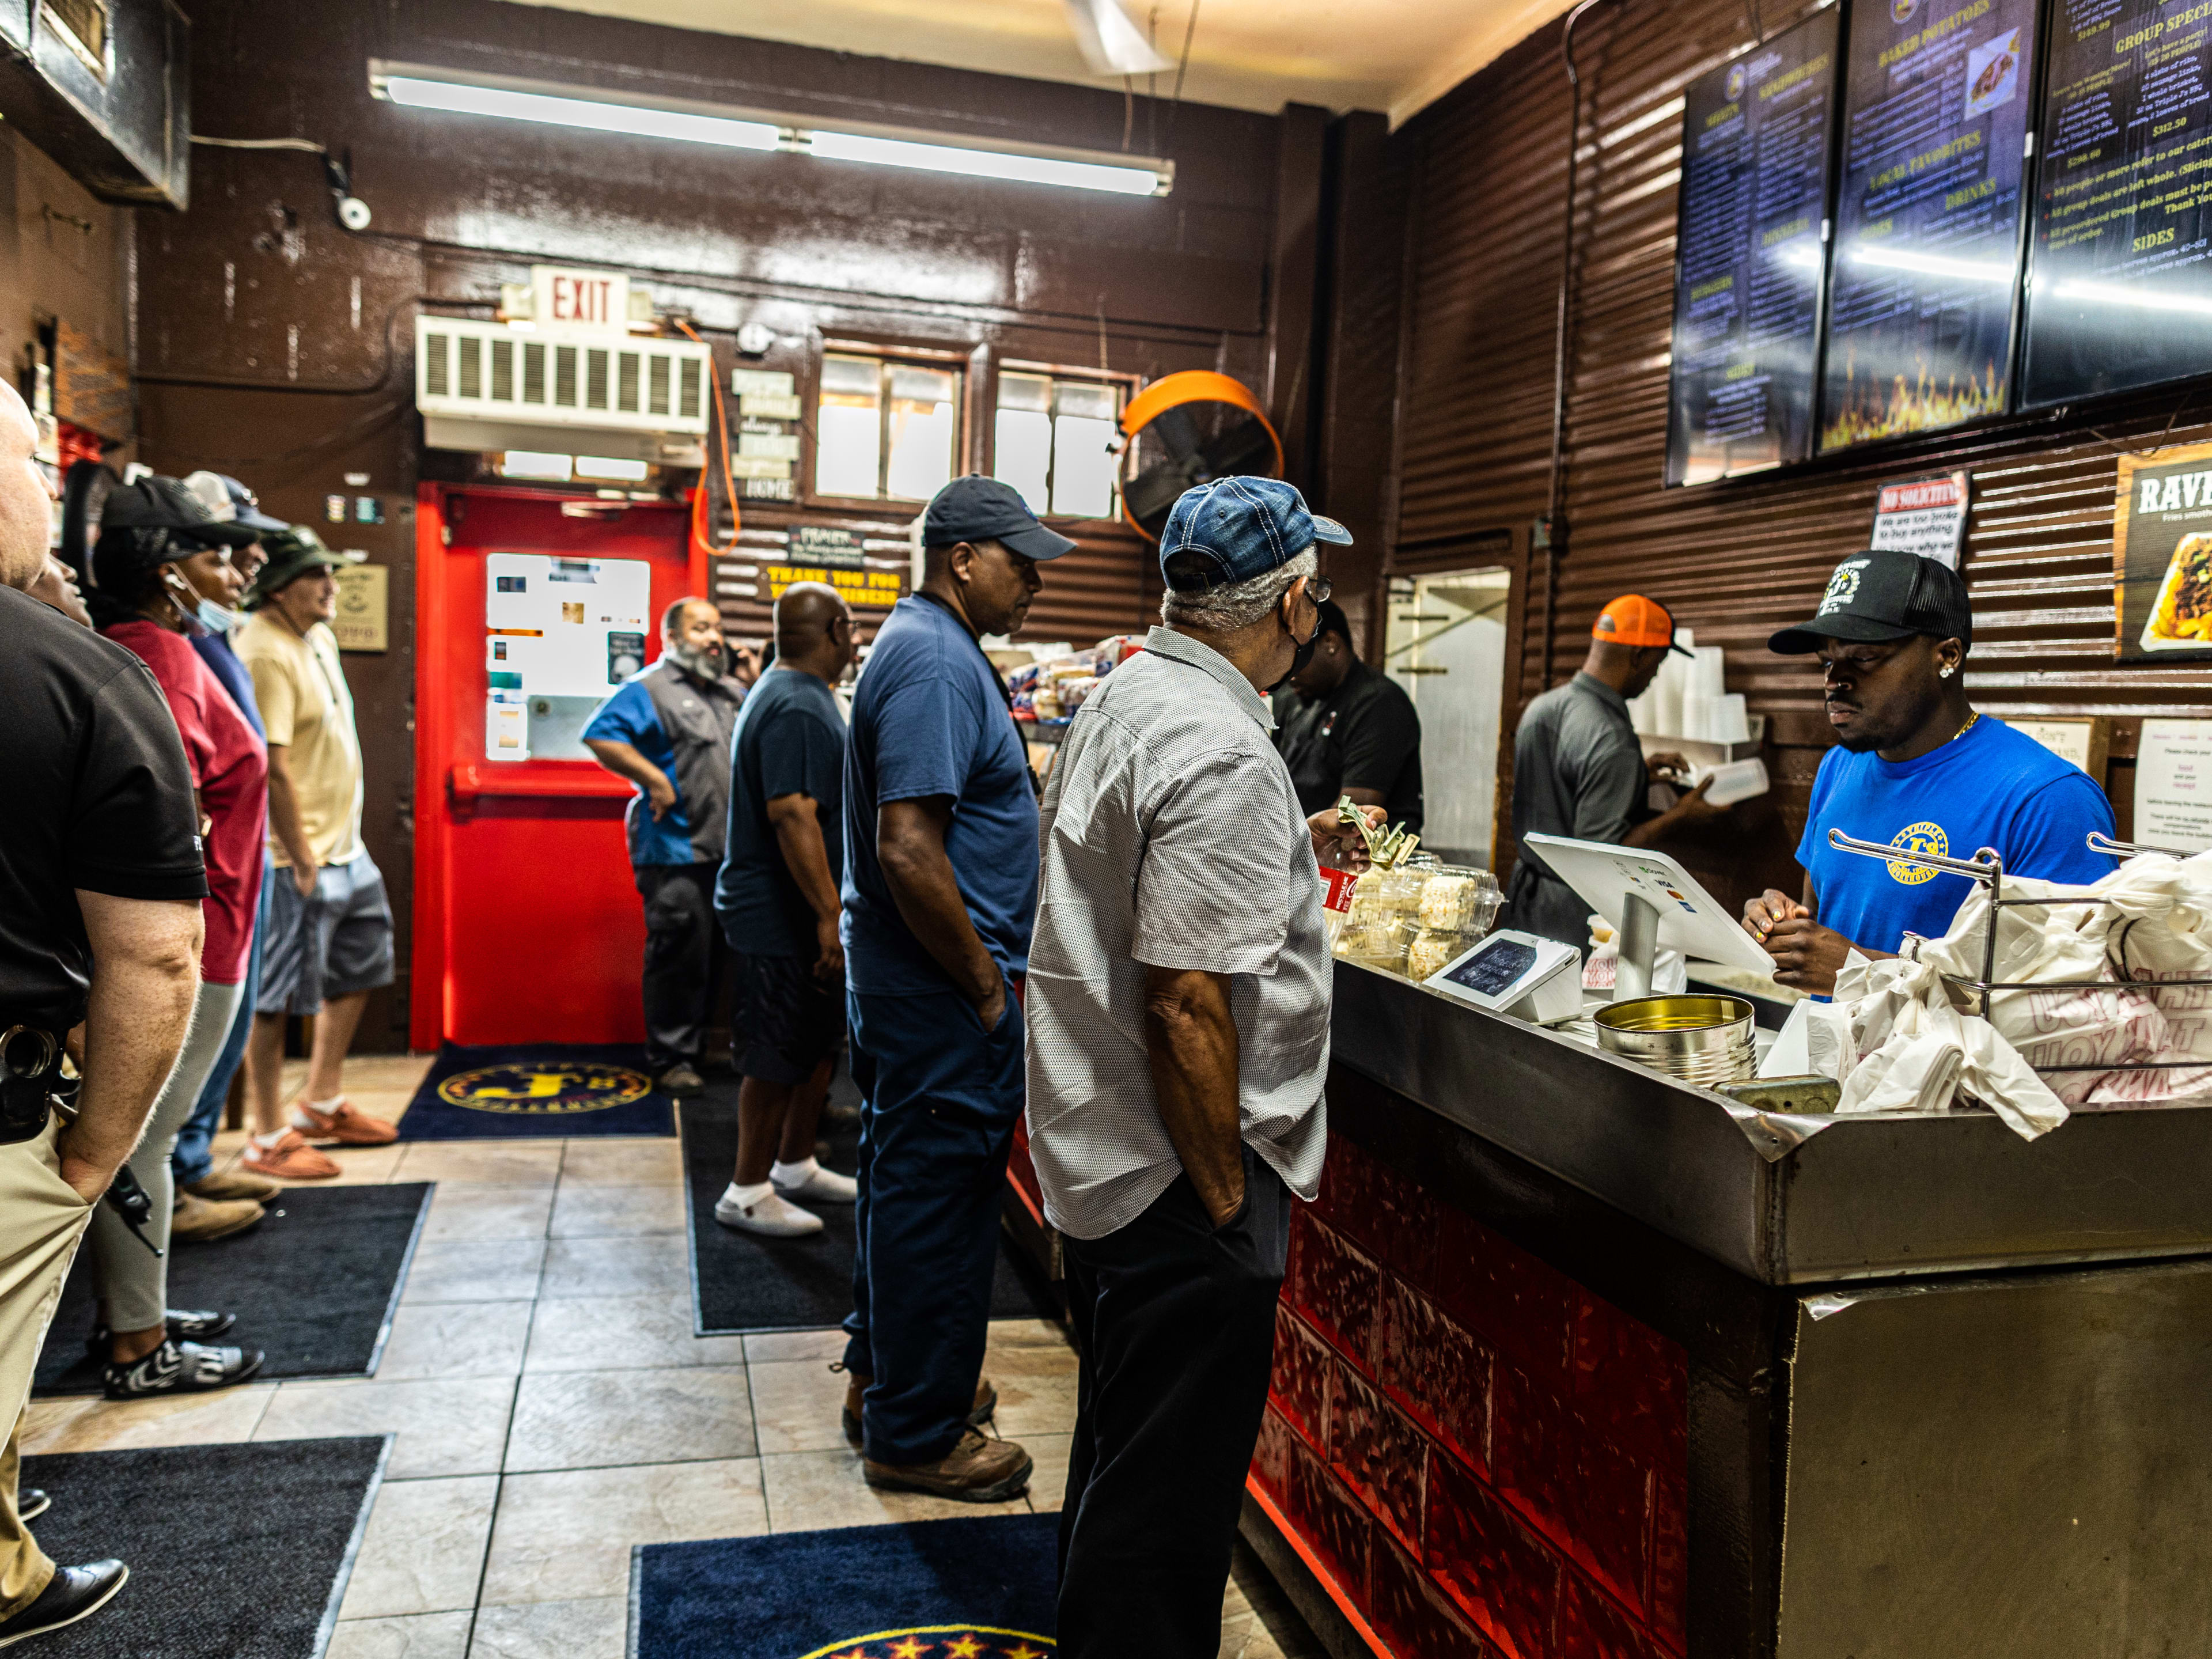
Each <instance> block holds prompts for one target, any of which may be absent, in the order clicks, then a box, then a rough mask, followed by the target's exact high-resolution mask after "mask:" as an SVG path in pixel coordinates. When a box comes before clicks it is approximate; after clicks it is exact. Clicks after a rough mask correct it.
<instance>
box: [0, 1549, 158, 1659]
mask: <svg viewBox="0 0 2212 1659" xmlns="http://www.w3.org/2000/svg"><path fill="white" fill-rule="evenodd" d="M130 1576H131V1569H130V1568H128V1567H126V1566H125V1565H123V1564H122V1563H121V1562H120V1561H94V1562H90V1563H88V1564H87V1565H84V1566H82V1567H56V1568H55V1569H54V1576H53V1577H52V1578H50V1579H48V1580H47V1581H46V1589H42V1590H40V1592H39V1599H38V1600H37V1601H33V1602H32V1603H31V1605H30V1606H29V1607H25V1608H24V1609H23V1610H22V1612H21V1613H17V1614H16V1615H15V1617H14V1618H13V1619H9V1620H6V1621H4V1622H0V1648H7V1647H13V1646H15V1644H16V1643H18V1642H21V1641H24V1640H26V1639H27V1638H30V1637H33V1636H44V1635H46V1633H47V1632H50V1631H58V1630H59V1629H60V1628H61V1627H62V1626H64V1625H74V1624H75V1623H76V1621H77V1620H80V1619H82V1618H83V1617H85V1616H86V1615H87V1614H88V1613H98V1612H99V1611H100V1609H101V1608H102V1607H106V1605H107V1602H108V1598H109V1597H110V1596H112V1595H114V1594H115V1592H116V1591H118V1590H119V1589H122V1588H123V1581H124V1580H125V1579H126V1578H128V1577H130Z"/></svg>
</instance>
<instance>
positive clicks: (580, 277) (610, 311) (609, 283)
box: [530, 265, 629, 334]
mask: <svg viewBox="0 0 2212 1659" xmlns="http://www.w3.org/2000/svg"><path fill="white" fill-rule="evenodd" d="M530 289H531V314H532V316H533V317H535V318H536V319H537V320H538V324H539V325H541V326H543V325H546V324H552V325H556V326H558V327H562V328H591V329H605V330H606V331H608V332H609V333H611V334H623V333H627V332H628V331H629V277H627V276H623V275H621V274H620V273H618V272H612V271H605V270H580V269H578V268H577V267H575V266H573V265H532V266H531V268H530Z"/></svg>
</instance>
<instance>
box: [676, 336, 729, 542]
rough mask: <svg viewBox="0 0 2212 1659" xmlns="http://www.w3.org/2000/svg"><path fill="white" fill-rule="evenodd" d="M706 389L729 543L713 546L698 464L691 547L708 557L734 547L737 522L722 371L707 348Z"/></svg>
mask: <svg viewBox="0 0 2212 1659" xmlns="http://www.w3.org/2000/svg"><path fill="white" fill-rule="evenodd" d="M676 326H677V327H678V328H679V329H681V330H683V331H684V337H685V338H686V339H688V340H690V342H691V343H693V344H695V345H705V344H706V342H705V341H704V340H702V339H701V338H700V337H699V335H698V331H696V329H694V328H693V327H692V326H691V325H690V324H689V323H687V322H684V321H683V320H682V319H678V321H677V324H676ZM707 388H708V391H710V392H713V393H714V424H715V425H716V426H717V427H719V428H720V429H721V434H722V488H723V489H724V490H726V492H727V493H728V495H729V498H730V544H729V545H728V546H727V547H717V546H715V545H714V542H713V540H712V539H711V538H710V537H709V535H708V531H709V530H710V529H711V528H712V526H713V525H714V510H713V508H712V507H711V506H710V505H709V504H708V500H707V473H708V468H706V467H703V466H702V467H701V468H700V469H699V483H698V487H697V488H696V489H694V490H693V491H692V492H691V547H692V550H693V551H694V552H697V553H703V554H705V555H706V556H708V557H709V558H712V557H714V556H715V555H717V554H720V555H722V556H725V557H727V556H730V555H732V554H734V553H736V552H737V550H738V524H739V522H740V518H739V514H738V481H737V478H736V477H735V475H734V474H733V473H732V471H731V468H730V413H729V410H727V409H726V408H725V407H724V406H723V404H722V372H721V370H720V368H719V367H718V366H717V365H716V364H715V362H714V354H713V352H712V351H711V350H710V351H709V352H708V356H707Z"/></svg>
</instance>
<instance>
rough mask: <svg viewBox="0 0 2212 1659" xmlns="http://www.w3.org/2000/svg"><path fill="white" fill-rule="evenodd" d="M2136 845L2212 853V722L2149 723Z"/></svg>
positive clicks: (2139, 756) (2142, 747)
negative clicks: (2211, 851)
mask: <svg viewBox="0 0 2212 1659" xmlns="http://www.w3.org/2000/svg"><path fill="white" fill-rule="evenodd" d="M2135 840H2136V844H2137V845H2139V846H2142V847H2164V848H2172V849H2173V850H2174V851H2177V852H2184V853H2200V852H2203V850H2204V849H2206V848H2212V720H2145V721H2144V722H2143V723H2142V740H2141V742H2140V744H2138V746H2137V748H2136V822H2135Z"/></svg>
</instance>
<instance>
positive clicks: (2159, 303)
mask: <svg viewBox="0 0 2212 1659" xmlns="http://www.w3.org/2000/svg"><path fill="white" fill-rule="evenodd" d="M2051 298H2052V299H2054V300H2087V301H2089V302H2090V303H2091V304H2092V305H2100V306H2132V307H2135V308H2136V309H2137V310H2139V311H2193V312H2196V313H2198V314H2199V315H2212V299H2207V298H2205V297H2203V295H2194V294H2161V293H2160V292H2159V291H2158V290H2157V289H2142V288H2128V287H2125V286H2124V285H2123V284H2121V283H2091V282H2066V283H2059V284H2058V286H2057V288H2054V289H2051Z"/></svg>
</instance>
